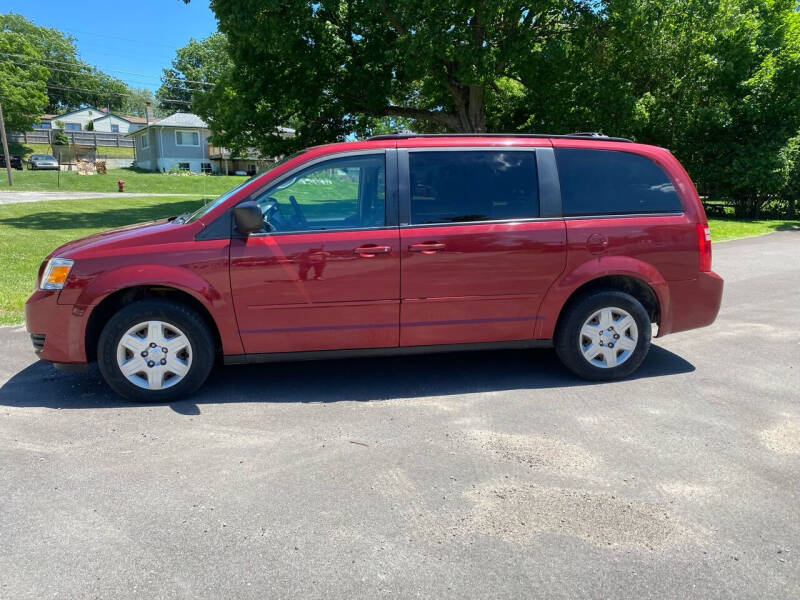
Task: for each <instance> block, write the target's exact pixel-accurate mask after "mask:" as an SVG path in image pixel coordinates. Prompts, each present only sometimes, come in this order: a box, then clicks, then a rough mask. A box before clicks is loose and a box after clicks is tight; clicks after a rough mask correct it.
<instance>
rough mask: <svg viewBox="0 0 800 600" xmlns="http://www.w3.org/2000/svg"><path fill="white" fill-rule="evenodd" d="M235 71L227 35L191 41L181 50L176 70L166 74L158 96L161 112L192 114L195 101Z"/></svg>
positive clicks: (179, 50) (166, 71)
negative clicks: (212, 85)
mask: <svg viewBox="0 0 800 600" xmlns="http://www.w3.org/2000/svg"><path fill="white" fill-rule="evenodd" d="M231 68H232V64H231V61H230V57H229V56H228V41H227V39H226V38H225V36H224V35H223V34H221V33H214V34H213V35H211V36H209V37H207V38H206V39H204V40H201V41H197V40H190V41H189V43H188V44H186V45H185V46H184V47H182V48H179V49H178V51H177V52H176V55H175V58H174V59H173V61H172V67H170V68H169V69H164V71H163V76H162V83H161V87H160V88H158V91H157V92H156V96H157V97H158V100H159V103H160V107H161V109H162V110H164V111H168V112H174V111H182V112H189V110H190V108H191V106H192V100H193V98H197V97H198V96H201V95H202V94H203V93H204V91H205V90H207V89H208V88H209V87H210V84H211V83H213V82H216V81H218V80H220V79H222V78H223V77H225V76H227V74H228V72H229V71H230V70H231ZM204 84H208V85H204Z"/></svg>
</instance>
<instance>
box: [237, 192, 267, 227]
mask: <svg viewBox="0 0 800 600" xmlns="http://www.w3.org/2000/svg"><path fill="white" fill-rule="evenodd" d="M233 220H234V223H235V224H236V229H237V230H238V231H239V233H241V234H242V235H250V234H251V233H253V232H256V231H261V230H262V229H263V228H264V216H263V215H262V214H261V209H260V208H258V204H256V203H255V202H253V201H252V200H248V201H247V202H242V203H241V204H237V205H236V206H235V207H234V209H233Z"/></svg>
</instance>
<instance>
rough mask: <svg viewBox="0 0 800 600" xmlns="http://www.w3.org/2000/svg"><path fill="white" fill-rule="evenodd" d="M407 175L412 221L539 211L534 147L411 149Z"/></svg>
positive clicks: (458, 220) (534, 214) (519, 216)
mask: <svg viewBox="0 0 800 600" xmlns="http://www.w3.org/2000/svg"><path fill="white" fill-rule="evenodd" d="M409 174H410V192H411V224H412V225H421V224H426V223H464V222H469V221H499V220H507V219H525V218H531V217H538V216H539V193H538V184H537V178H536V156H535V154H534V153H533V152H522V151H516V152H515V151H508V150H503V151H497V150H490V151H482V150H480V151H445V152H438V151H436V152H411V153H409Z"/></svg>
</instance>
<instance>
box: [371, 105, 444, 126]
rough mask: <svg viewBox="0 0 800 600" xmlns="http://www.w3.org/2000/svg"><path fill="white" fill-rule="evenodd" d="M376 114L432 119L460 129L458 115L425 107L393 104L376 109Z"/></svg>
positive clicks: (424, 119)
mask: <svg viewBox="0 0 800 600" xmlns="http://www.w3.org/2000/svg"><path fill="white" fill-rule="evenodd" d="M374 114H375V115H376V116H391V117H405V118H407V119H419V120H422V121H432V122H434V123H440V124H442V125H444V126H445V127H448V128H450V129H453V130H457V129H458V119H457V118H456V116H455V115H452V114H450V113H446V112H442V111H440V110H425V109H424V108H414V107H411V106H397V105H393V104H392V105H388V106H385V107H383V109H381V110H377V111H374Z"/></svg>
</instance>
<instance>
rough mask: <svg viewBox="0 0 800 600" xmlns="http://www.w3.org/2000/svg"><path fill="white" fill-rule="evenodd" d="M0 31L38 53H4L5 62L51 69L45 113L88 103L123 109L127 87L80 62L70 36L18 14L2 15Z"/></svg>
mask: <svg viewBox="0 0 800 600" xmlns="http://www.w3.org/2000/svg"><path fill="white" fill-rule="evenodd" d="M0 31H2V32H9V33H15V34H17V35H20V36H22V37H23V38H24V39H25V40H26V42H27V43H28V44H29V45H30V46H31V47H33V49H34V50H35V51H36V55H35V56H32V55H24V54H23V53H16V52H12V53H5V54H4V55H3V60H4V61H6V60H7V61H10V62H15V63H19V64H27V65H32V64H39V65H42V66H46V67H47V68H48V75H47V96H48V103H47V106H46V107H45V111H46V112H51V113H59V112H63V111H65V110H69V109H73V108H78V107H80V106H83V105H85V104H92V105H107V104H110V108H111V109H112V110H119V108H120V107H121V106H122V103H123V99H124V98H125V95H126V94H127V93H128V87H127V85H125V83H124V82H123V81H121V80H119V79H116V78H114V77H110V76H109V75H106V74H105V73H102V72H100V71H98V70H97V69H95V68H93V67H91V66H89V65H87V64H86V63H84V62H83V61H81V60H80V59H79V58H78V56H77V51H76V49H75V43H74V39H73V38H72V37H71V36H68V35H66V34H64V33H62V32H60V31H58V30H57V29H51V28H49V27H39V26H37V25H35V24H33V23H31V22H30V21H28V20H27V19H26V18H25V17H23V16H22V15H18V14H15V13H9V14H3V15H0ZM21 54H22V55H21Z"/></svg>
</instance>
